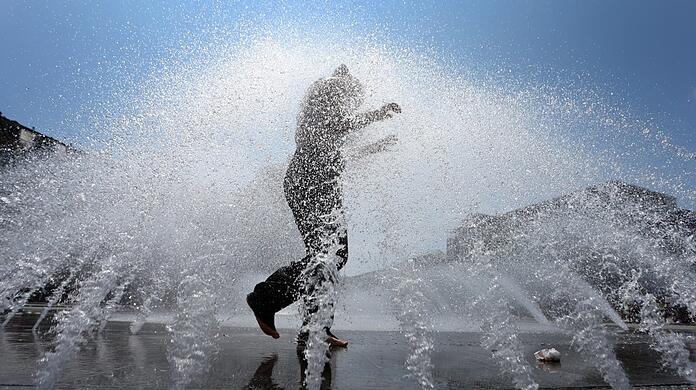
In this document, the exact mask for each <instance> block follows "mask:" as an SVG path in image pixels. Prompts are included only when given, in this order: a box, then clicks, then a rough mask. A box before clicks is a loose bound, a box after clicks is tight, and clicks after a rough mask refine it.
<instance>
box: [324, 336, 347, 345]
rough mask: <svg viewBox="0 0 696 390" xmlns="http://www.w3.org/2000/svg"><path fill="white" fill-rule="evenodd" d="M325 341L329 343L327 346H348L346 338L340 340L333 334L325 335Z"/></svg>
mask: <svg viewBox="0 0 696 390" xmlns="http://www.w3.org/2000/svg"><path fill="white" fill-rule="evenodd" d="M326 342H327V343H329V346H331V347H340V348H345V347H347V346H348V340H341V339H339V338H336V337H334V336H329V337H327V338H326Z"/></svg>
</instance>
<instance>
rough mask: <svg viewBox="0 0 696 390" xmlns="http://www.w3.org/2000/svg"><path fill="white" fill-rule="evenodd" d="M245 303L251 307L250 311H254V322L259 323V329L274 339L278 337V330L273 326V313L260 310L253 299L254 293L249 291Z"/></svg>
mask: <svg viewBox="0 0 696 390" xmlns="http://www.w3.org/2000/svg"><path fill="white" fill-rule="evenodd" d="M246 301H247V305H249V307H250V308H251V311H252V312H254V317H256V322H258V324H259V328H261V331H262V332H263V333H265V334H267V335H269V336H271V337H273V338H274V339H277V338H279V337H280V334H278V331H277V330H276V328H275V319H274V317H275V314H273V313H270V314H269V313H266V312H264V311H262V310H261V309H260V308H259V305H258V304H257V302H256V301H255V297H254V293H253V292H252V293H250V294H249V295H247V297H246Z"/></svg>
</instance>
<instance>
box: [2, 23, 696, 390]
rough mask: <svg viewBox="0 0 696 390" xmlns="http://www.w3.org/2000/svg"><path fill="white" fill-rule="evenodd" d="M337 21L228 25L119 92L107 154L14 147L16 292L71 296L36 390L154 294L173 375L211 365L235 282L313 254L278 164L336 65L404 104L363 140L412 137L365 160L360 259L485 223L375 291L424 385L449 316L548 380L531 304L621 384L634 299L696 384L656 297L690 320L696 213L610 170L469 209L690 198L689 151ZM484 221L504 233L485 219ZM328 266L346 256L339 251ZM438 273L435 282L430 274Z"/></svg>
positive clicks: (616, 113) (511, 202)
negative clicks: (525, 342) (689, 219)
mask: <svg viewBox="0 0 696 390" xmlns="http://www.w3.org/2000/svg"><path fill="white" fill-rule="evenodd" d="M329 37H330V36H329ZM329 37H324V36H322V35H321V34H316V35H310V36H304V35H303V36H298V35H293V33H292V32H290V33H287V32H285V31H283V32H276V33H273V32H271V33H265V34H256V35H253V34H252V35H251V36H250V37H249V38H248V39H246V40H245V41H244V42H243V43H240V44H239V45H237V46H230V45H229V44H217V43H212V44H211V45H210V46H209V47H207V48H206V51H205V53H206V54H205V55H201V56H200V58H199V57H193V58H190V57H188V58H186V61H173V65H172V66H171V67H167V69H166V70H162V71H161V72H159V73H157V74H153V75H152V77H151V78H150V79H149V80H147V81H145V82H144V83H142V86H141V89H140V90H137V91H129V93H128V94H127V95H124V96H123V98H122V101H120V102H116V103H113V104H112V105H111V106H108V107H104V110H103V112H102V113H101V114H100V115H99V116H97V117H95V118H93V120H92V122H93V123H94V124H95V126H96V128H94V129H85V132H86V133H87V132H88V133H90V134H98V135H97V137H101V138H102V139H99V140H98V141H99V142H100V143H103V144H104V145H106V146H104V147H103V148H101V149H100V150H90V151H89V152H87V153H83V154H79V155H77V156H73V157H65V158H55V159H41V158H37V159H34V160H29V161H25V162H19V163H17V164H15V165H14V166H12V167H10V168H8V169H6V170H5V171H4V172H3V173H2V174H3V178H2V181H1V182H0V195H2V196H3V199H4V200H3V202H2V203H0V215H2V217H1V218H2V222H3V223H2V226H3V227H2V228H1V229H2V233H3V234H2V235H0V248H2V250H3V253H4V256H3V259H1V260H0V275H2V276H1V277H0V299H2V301H0V309H2V310H5V309H7V310H9V311H10V313H15V312H16V311H17V310H20V309H21V307H22V306H23V305H24V304H26V303H27V302H28V301H30V300H31V299H32V297H33V296H35V295H36V294H39V293H40V290H41V289H42V288H44V286H47V285H52V284H58V285H59V286H60V287H59V288H56V289H54V290H52V291H49V292H48V295H49V296H48V298H47V299H48V301H49V302H50V303H51V304H56V303H59V302H60V303H65V304H68V305H69V307H70V309H69V310H68V311H67V312H64V313H61V314H59V315H58V316H57V317H56V318H55V325H54V328H53V331H54V332H55V333H56V338H55V340H54V348H53V350H52V351H49V352H47V353H46V354H45V356H44V357H43V359H42V366H41V370H40V372H39V374H38V383H39V385H40V386H41V387H43V388H49V387H51V386H52V385H53V384H55V383H56V380H57V379H58V375H59V373H60V372H61V367H62V366H63V365H64V364H65V363H66V362H67V361H68V360H69V359H70V356H71V355H72V354H73V353H75V352H76V351H77V350H78V348H79V346H80V344H81V342H82V341H83V340H84V337H85V336H86V335H87V334H89V333H90V332H98V331H99V328H100V324H104V323H105V322H106V321H107V320H108V319H109V317H110V316H111V315H112V314H113V313H114V312H115V311H116V310H122V309H123V310H131V311H134V312H135V313H136V318H137V319H136V321H135V322H134V323H133V325H132V328H131V329H132V331H133V332H137V331H138V330H139V328H140V327H141V326H142V324H143V323H144V321H145V320H146V319H147V317H148V316H149V315H150V314H151V313H153V312H155V311H158V310H162V311H167V312H174V321H173V323H172V324H170V326H169V327H168V330H169V332H170V333H171V344H170V346H169V349H168V354H169V360H170V363H171V365H172V368H173V374H172V380H173V382H174V384H175V385H176V386H179V387H185V386H186V385H187V384H189V383H191V382H192V381H195V379H196V378H197V377H199V376H200V375H202V374H203V373H204V372H206V370H207V369H208V368H209V366H210V362H211V360H212V359H214V357H215V355H216V347H215V345H216V342H215V340H216V335H217V333H218V331H217V329H218V327H219V325H220V324H219V322H220V316H222V315H223V313H237V311H238V310H239V311H241V310H246V308H245V304H244V300H243V299H242V297H243V295H240V294H238V291H239V290H241V287H240V285H239V283H241V282H240V281H241V280H244V279H245V278H246V277H248V275H250V274H255V273H265V272H268V271H270V270H273V269H274V268H276V267H277V266H279V265H281V264H286V263H288V262H289V261H292V260H295V259H297V258H300V257H301V255H302V245H301V241H300V239H299V236H298V235H297V232H296V231H295V230H294V229H295V227H294V223H293V220H292V216H291V215H290V212H289V210H288V209H287V207H286V205H285V200H284V198H283V194H282V172H283V169H284V167H285V164H286V162H287V158H288V157H289V155H290V154H291V153H292V151H293V149H294V143H293V135H294V131H295V117H296V112H297V108H298V105H299V102H300V99H301V97H302V95H303V93H304V91H305V89H306V88H307V87H308V86H309V85H310V84H311V83H312V82H313V81H315V80H316V79H318V78H319V77H323V76H326V75H327V74H329V73H330V71H331V70H332V69H334V68H335V66H336V65H337V64H339V63H347V64H349V66H350V68H351V71H352V72H353V73H354V74H355V75H356V76H357V77H358V78H359V79H361V81H362V82H363V83H364V84H365V85H366V87H367V91H368V93H367V95H366V102H365V107H368V106H369V107H377V106H379V105H380V104H382V103H384V102H387V101H396V102H398V103H399V104H400V105H401V106H402V108H403V114H402V115H400V116H398V117H395V118H392V120H390V121H388V122H383V123H379V124H375V125H374V126H373V127H372V128H370V129H367V130H366V131H365V132H364V133H363V134H359V135H355V136H353V137H352V138H351V139H349V141H348V145H347V151H346V154H347V155H351V154H352V153H351V151H355V150H358V149H359V148H360V147H361V146H362V145H364V144H368V143H370V142H371V141H374V140H376V139H380V138H384V137H386V136H391V135H394V136H396V138H398V142H397V144H396V145H394V146H393V147H392V148H391V149H390V150H386V151H384V152H382V153H379V154H374V155H371V156H369V157H366V158H362V159H358V158H355V159H352V160H350V161H349V163H348V166H347V169H346V172H345V177H344V185H345V194H346V201H345V203H346V205H345V207H346V210H347V212H348V222H349V224H348V229H349V234H350V236H351V242H352V243H359V245H352V246H351V257H350V261H349V262H348V264H347V265H346V271H345V272H346V273H347V274H351V275H355V274H363V273H366V272H369V271H377V273H386V272H387V271H384V270H385V269H387V268H399V267H402V266H403V264H405V262H407V260H409V259H412V258H414V257H415V256H416V255H420V254H423V253H427V252H430V251H434V250H441V249H444V248H443V246H444V242H445V240H446V239H447V237H449V236H451V234H452V232H453V231H455V229H460V228H462V227H465V228H467V229H469V228H470V229H469V230H468V231H469V232H470V233H471V237H470V238H469V240H470V241H471V248H469V250H467V251H466V252H462V253H460V254H458V255H451V254H450V253H448V254H447V256H446V259H445V260H442V262H444V263H446V264H443V263H437V262H436V263H433V264H424V265H422V266H420V268H409V267H406V268H405V272H401V273H400V274H399V275H400V277H399V285H401V286H402V287H403V288H396V289H394V288H392V289H390V288H389V286H390V285H389V283H394V282H393V280H392V281H391V282H384V284H383V285H382V286H384V287H385V288H386V289H388V290H390V291H397V294H395V296H396V297H398V299H395V300H392V301H391V302H392V303H391V304H392V305H393V306H394V310H393V311H394V312H396V314H397V317H398V320H399V321H400V327H401V329H402V331H403V332H404V334H405V335H406V337H407V340H408V341H409V345H410V347H411V353H410V356H409V358H408V359H409V360H408V361H407V362H406V366H407V369H408V371H410V372H411V373H412V374H413V376H414V377H415V379H416V380H417V381H418V382H419V384H420V385H421V386H422V387H423V388H432V387H433V377H432V375H433V374H432V363H431V360H430V359H431V357H430V355H431V352H432V348H433V347H434V346H433V345H432V337H431V335H430V333H429V332H431V330H433V331H434V330H435V329H434V328H435V325H434V322H424V321H423V319H424V315H426V314H428V315H433V316H435V315H437V314H439V313H440V312H447V313H457V315H460V316H462V317H466V318H470V319H472V320H473V321H477V322H478V323H479V325H480V328H481V329H482V331H483V339H482V344H483V346H484V347H486V348H490V349H495V350H496V352H494V357H495V358H497V359H498V360H499V361H501V369H502V370H503V371H504V372H506V373H508V374H510V375H511V377H512V380H513V383H514V385H515V386H516V387H517V388H524V389H533V388H536V387H538V385H537V384H536V382H535V381H534V378H533V377H532V376H531V373H530V367H529V366H528V364H527V363H526V362H525V359H524V356H522V352H521V349H520V345H519V341H518V334H519V328H518V327H517V326H516V322H517V321H518V320H519V319H520V318H521V317H525V316H528V315H529V316H531V317H532V318H535V319H537V320H538V321H540V322H545V323H548V324H555V325H556V326H558V327H560V328H562V329H566V330H572V331H574V332H577V336H576V337H575V339H574V345H575V347H576V348H577V349H578V350H580V351H581V352H583V353H586V354H589V355H598V356H603V357H604V358H603V359H599V360H601V362H600V363H599V364H598V366H597V369H598V370H599V371H600V373H601V374H602V376H603V377H604V379H605V380H606V381H607V383H609V384H610V385H611V386H612V387H614V388H628V386H629V384H628V379H627V378H626V375H625V373H624V372H623V369H622V368H621V364H620V362H619V361H618V360H617V359H616V356H615V355H614V353H613V349H612V345H611V343H610V341H609V339H610V338H609V336H610V335H609V330H608V329H607V328H606V327H604V326H603V325H602V321H604V320H605V319H609V320H611V321H613V322H615V323H617V324H618V325H619V326H621V327H625V324H624V323H623V320H622V319H621V317H620V315H619V314H618V313H617V312H616V310H615V308H616V307H618V306H620V304H621V303H622V302H639V303H640V305H641V307H642V311H641V313H640V317H641V319H642V322H643V324H644V329H645V330H646V332H648V333H649V334H650V335H651V336H652V337H653V339H654V340H655V349H656V350H658V351H659V352H660V353H661V354H662V356H663V357H664V359H665V361H666V362H667V364H668V365H670V366H672V367H674V368H675V369H676V370H677V371H678V372H679V374H680V375H682V376H683V377H684V378H687V379H689V380H691V381H693V362H690V361H689V360H688V355H685V352H684V351H685V350H684V348H683V343H682V342H681V341H679V339H678V338H675V337H677V336H675V335H674V334H671V333H668V332H665V331H664V330H663V329H662V322H660V321H662V320H661V319H662V318H663V317H664V314H665V313H661V312H660V310H658V309H657V308H656V306H655V304H654V302H653V301H651V298H650V295H649V294H654V295H657V294H660V296H667V297H668V298H669V299H670V302H672V303H673V304H675V305H679V306H681V307H685V308H686V310H687V311H688V313H689V315H690V316H691V317H692V318H693V316H694V315H696V287H695V286H696V271H695V270H694V263H695V261H696V249H695V248H696V243H695V239H694V234H693V230H688V229H689V228H688V227H684V226H676V225H675V226H676V227H673V228H670V230H669V231H668V234H667V235H666V236H664V235H662V236H660V235H652V236H651V235H650V231H651V229H654V228H656V227H658V226H667V225H669V224H668V223H667V222H668V219H669V218H670V217H669V216H668V217H665V215H668V214H669V213H668V212H667V211H666V208H658V209H645V208H641V207H640V206H637V205H635V204H632V203H630V202H625V201H624V200H622V199H623V198H621V197H620V196H619V195H620V194H618V192H620V191H618V190H616V191H614V190H612V189H611V188H610V189H608V190H606V191H604V190H602V191H604V192H602V191H598V192H597V193H599V194H600V195H598V196H595V195H592V193H590V194H588V193H579V194H578V195H573V196H571V197H569V198H564V199H563V202H564V203H563V204H564V207H552V208H551V211H547V212H540V213H538V214H535V216H533V217H524V216H516V217H514V218H512V221H513V222H511V223H509V224H508V225H505V224H503V225H495V223H494V222H490V219H488V218H487V217H481V218H482V219H480V220H479V219H477V217H476V215H477V213H487V214H490V215H495V214H500V213H503V212H506V211H509V210H511V209H515V208H518V207H521V206H526V205H528V204H531V203H534V202H538V201H541V200H545V199H549V198H553V197H556V196H558V195H561V194H565V193H568V192H573V191H576V190H578V189H581V188H585V187H588V186H590V185H597V184H598V183H601V182H605V181H607V180H613V179H621V180H623V181H626V182H632V183H636V184H639V185H643V186H646V187H650V188H651V189H654V190H658V191H663V192H666V193H669V194H671V195H673V196H675V197H677V198H678V199H679V200H680V201H681V202H684V203H685V204H687V205H693V204H694V202H696V191H695V190H694V183H696V181H695V180H696V179H695V177H694V172H696V170H694V169H693V168H694V162H693V161H690V160H688V159H685V158H683V156H682V155H681V154H674V153H672V149H673V148H663V147H662V146H661V145H660V144H659V143H658V144H655V143H651V142H652V141H651V139H652V138H650V137H645V136H644V132H643V129H644V128H645V127H646V125H645V124H642V123H639V122H638V121H633V120H631V119H629V118H628V116H627V115H624V114H623V113H621V112H620V110H618V109H617V108H616V107H615V106H612V105H611V104H609V103H607V102H606V101H604V100H602V98H601V97H600V96H599V95H598V94H596V93H591V92H588V91H584V90H575V89H574V90H563V88H559V89H556V90H554V89H550V88H546V87H545V86H533V85H532V86H525V85H524V83H516V84H515V85H517V87H514V88H513V87H507V86H505V85H502V86H501V84H498V83H497V82H495V80H494V79H491V78H487V77H486V75H479V74H468V73H463V72H462V71H457V70H453V69H451V67H448V66H447V65H444V64H442V63H439V62H438V61H439V60H438V59H437V58H433V57H432V56H428V55H425V54H423V53H421V52H419V51H418V50H415V49H413V48H409V47H403V46H400V45H398V44H384V42H383V41H379V42H378V43H375V41H372V40H371V39H363V40H361V39H358V38H356V39H355V40H353V41H351V42H347V43H345V42H344V43H336V42H334V41H331V39H330V38H329ZM220 41H223V40H219V41H217V42H220ZM188 55H190V54H188ZM612 191H614V192H612ZM607 194H608V195H607ZM5 200H6V201H5ZM607 205H608V206H607ZM637 215H638V216H640V218H637V217H636V216H637ZM627 221H629V222H627ZM489 223H490V224H492V225H490V226H493V225H495V226H493V227H492V228H491V231H494V233H492V235H491V234H489V235H486V234H483V233H481V232H482V231H483V230H485V229H484V228H485V227H486V226H489V225H487V224H489ZM669 226H672V225H669ZM476 229H479V230H476ZM481 229H483V230H481ZM496 229H497V230H496ZM496 232H506V235H504V234H503V233H500V234H498V233H496ZM646 232H647V233H646ZM569 243H571V244H569ZM675 247H678V248H680V249H679V251H677V252H675V251H670V250H669V248H675ZM577 253H581V254H584V255H583V256H574V255H573V254H577ZM321 261H325V262H326V264H327V265H328V266H327V267H325V268H329V269H333V268H335V264H334V267H333V268H331V266H330V265H331V264H333V262H334V260H333V259H323V260H321ZM634 271H640V272H641V278H640V279H635V283H637V284H639V285H640V288H639V289H634V290H630V291H632V292H631V293H630V294H628V296H629V297H630V298H631V299H634V300H633V301H631V299H624V297H622V296H621V294H622V293H625V292H626V291H629V290H627V289H624V290H620V289H617V288H616V286H622V285H624V284H625V283H627V282H629V281H631V280H634V279H632V278H633V275H634ZM327 272H330V273H331V275H332V277H331V278H325V280H337V276H336V272H335V269H333V271H331V270H330V271H327ZM416 273H417V274H418V277H416ZM383 279H384V280H388V279H390V278H383ZM378 280H382V279H378ZM56 281H58V283H56ZM436 281H437V283H435V282H436ZM428 288H431V289H432V291H430V292H429V293H428V294H429V295H428V299H425V297H422V296H421V295H419V291H420V292H423V291H425V290H428ZM174 291H175V292H176V293H173V292H174ZM622 291H623V292H622ZM646 294H648V295H646ZM335 295H336V290H335V288H334V286H333V283H328V284H326V285H321V286H319V288H318V289H317V296H316V299H317V302H319V306H320V307H322V308H323V309H320V310H318V311H317V312H316V316H315V317H314V318H313V319H312V321H310V323H309V325H308V328H307V329H308V330H309V333H310V337H309V339H308V348H307V349H306V351H307V355H306V357H307V360H308V367H307V382H308V385H309V387H314V388H316V387H318V384H319V383H320V380H321V370H322V369H323V366H324V363H325V362H326V348H327V345H326V342H325V340H324V338H325V335H324V334H323V333H322V330H323V327H324V326H325V325H326V324H329V323H330V321H331V317H332V315H333V309H332V307H333V302H334V301H335V299H336V297H335ZM431 298H432V299H431ZM455 298H457V299H455ZM474 302H475V304H474ZM483 311H485V312H487V313H493V315H492V316H486V315H482V314H481V313H482V312H483ZM416 312H418V313H416ZM421 313H422V314H421ZM11 316H12V314H10V315H9V316H6V319H7V318H8V317H11ZM7 320H9V319H7Z"/></svg>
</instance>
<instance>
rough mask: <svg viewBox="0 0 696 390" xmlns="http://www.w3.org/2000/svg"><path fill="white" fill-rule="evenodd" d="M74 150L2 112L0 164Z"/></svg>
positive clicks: (0, 116)
mask: <svg viewBox="0 0 696 390" xmlns="http://www.w3.org/2000/svg"><path fill="white" fill-rule="evenodd" d="M73 152H77V150H76V149H74V148H73V147H71V146H69V145H66V144H64V143H62V142H60V141H58V140H56V139H54V138H51V137H49V136H46V135H43V134H41V133H39V132H38V131H36V130H34V129H31V128H28V127H26V126H24V125H22V124H21V123H19V122H17V121H13V120H11V119H8V118H6V117H4V116H3V115H2V113H0V166H4V165H7V164H9V163H11V162H12V161H14V160H16V159H21V158H24V157H28V156H31V155H40V154H47V153H49V154H55V155H59V156H64V155H66V154H69V153H73Z"/></svg>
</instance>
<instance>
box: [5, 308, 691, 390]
mask: <svg viewBox="0 0 696 390" xmlns="http://www.w3.org/2000/svg"><path fill="white" fill-rule="evenodd" d="M32 324H33V323H32V322H31V321H22V320H21V319H18V320H17V321H13V322H12V323H11V324H10V325H8V326H7V327H6V328H5V329H4V330H3V331H0V360H1V363H2V364H0V387H2V388H13V389H19V388H24V387H33V385H34V379H33V376H34V374H35V373H36V370H37V367H38V360H39V359H40V358H41V356H42V354H43V352H44V350H46V349H47V348H49V346H50V335H49V334H48V332H47V329H46V328H42V329H40V330H39V332H37V333H36V334H33V333H32V331H31V325H32ZM223 332H224V334H223V337H221V338H220V347H221V348H220V354H219V355H218V357H217V358H216V359H215V361H214V362H213V366H212V368H211V371H210V372H209V373H208V374H206V375H202V376H201V377H199V378H197V379H196V380H194V382H193V383H192V384H191V388H206V389H208V388H219V389H223V388H224V389H240V388H241V389H297V388H301V387H302V381H303V371H304V366H305V364H306V363H305V362H304V361H303V359H302V353H301V351H300V350H298V348H297V345H296V344H295V343H294V342H293V336H294V331H292V330H284V331H283V332H281V334H282V337H281V339H279V340H273V339H271V338H269V337H265V336H263V335H262V334H260V333H259V332H258V331H257V330H256V329H251V328H225V329H224V330H223ZM341 336H345V337H347V338H348V339H349V340H351V345H350V346H349V347H348V348H347V349H338V350H332V351H331V356H330V359H329V362H328V363H327V365H326V367H325V369H324V373H323V385H322V387H323V388H325V389H416V388H418V385H417V384H416V383H415V381H414V380H413V379H412V378H409V377H407V376H406V374H407V371H406V369H405V368H404V366H403V364H404V360H405V359H406V356H407V353H408V346H407V345H405V344H404V340H403V336H401V335H400V334H399V333H397V332H369V331H344V332H341ZM521 340H522V341H523V342H524V345H525V352H526V356H527V357H528V360H529V362H530V364H532V365H533V367H535V369H534V376H535V378H536V379H537V380H538V381H539V383H540V385H541V386H542V387H545V388H553V389H557V388H579V387H597V386H605V384H604V382H603V381H602V379H601V376H600V375H599V373H598V372H597V371H596V370H595V369H594V368H593V366H592V363H591V362H590V361H587V360H586V359H583V358H582V357H581V356H580V355H578V354H577V353H575V352H573V351H572V350H571V346H570V337H569V335H563V334H557V333H527V334H522V335H521ZM692 340H693V339H692ZM616 341H617V346H616V353H617V356H618V358H619V359H620V360H621V361H622V363H623V364H624V367H625V369H626V372H627V374H628V376H629V378H630V379H631V381H632V383H633V385H634V386H637V385H667V384H671V385H678V384H685V383H686V382H685V381H684V380H682V379H680V378H678V377H677V376H676V374H675V373H674V372H672V371H670V370H669V369H665V368H662V366H661V364H660V359H659V356H658V355H657V354H656V353H655V352H654V351H652V350H651V349H650V348H649V341H648V340H647V339H646V338H645V336H643V335H640V334H636V333H626V334H622V335H620V336H619V339H618V340H616ZM167 342H168V335H167V332H166V330H165V328H164V326H162V325H159V324H147V325H146V326H145V327H144V328H143V330H142V331H141V332H140V333H139V334H137V335H131V334H130V333H129V331H128V324H127V323H122V322H111V323H109V325H108V326H107V327H106V328H105V330H104V331H103V332H102V333H101V334H98V335H95V336H94V337H92V338H90V339H89V342H87V343H86V344H85V345H84V346H83V347H82V349H81V351H80V353H79V354H78V355H77V356H75V357H74V358H73V359H72V361H70V362H69V363H68V364H67V366H66V367H65V369H64V371H63V372H62V374H61V375H60V378H59V381H58V387H60V388H95V387H99V388H129V389H154V388H164V389H166V388H169V387H170V386H171V380H170V367H169V363H168V361H167V358H166V348H167ZM551 346H553V347H555V348H556V349H558V350H559V351H561V353H562V354H563V357H562V360H561V363H555V364H537V363H536V362H535V361H534V357H533V353H534V351H536V350H538V349H541V348H548V347H551ZM689 347H690V349H691V352H692V359H693V358H694V357H695V356H696V345H694V343H693V342H692V344H691V345H690V346H689ZM490 356H491V352H490V351H486V350H484V349H483V348H481V346H480V345H479V334H476V333H456V332H447V333H444V332H443V333H438V334H436V335H435V352H434V354H433V363H434V366H435V369H434V378H435V382H436V387H437V388H446V389H447V388H448V389H461V388H466V389H503V388H511V387H512V386H511V382H510V378H509V377H507V376H506V375H504V374H500V372H499V370H498V367H497V365H496V364H495V362H494V361H492V360H491V357H490ZM692 387H693V386H692ZM692 387H686V386H682V387H678V388H692ZM674 388H677V387H674Z"/></svg>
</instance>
